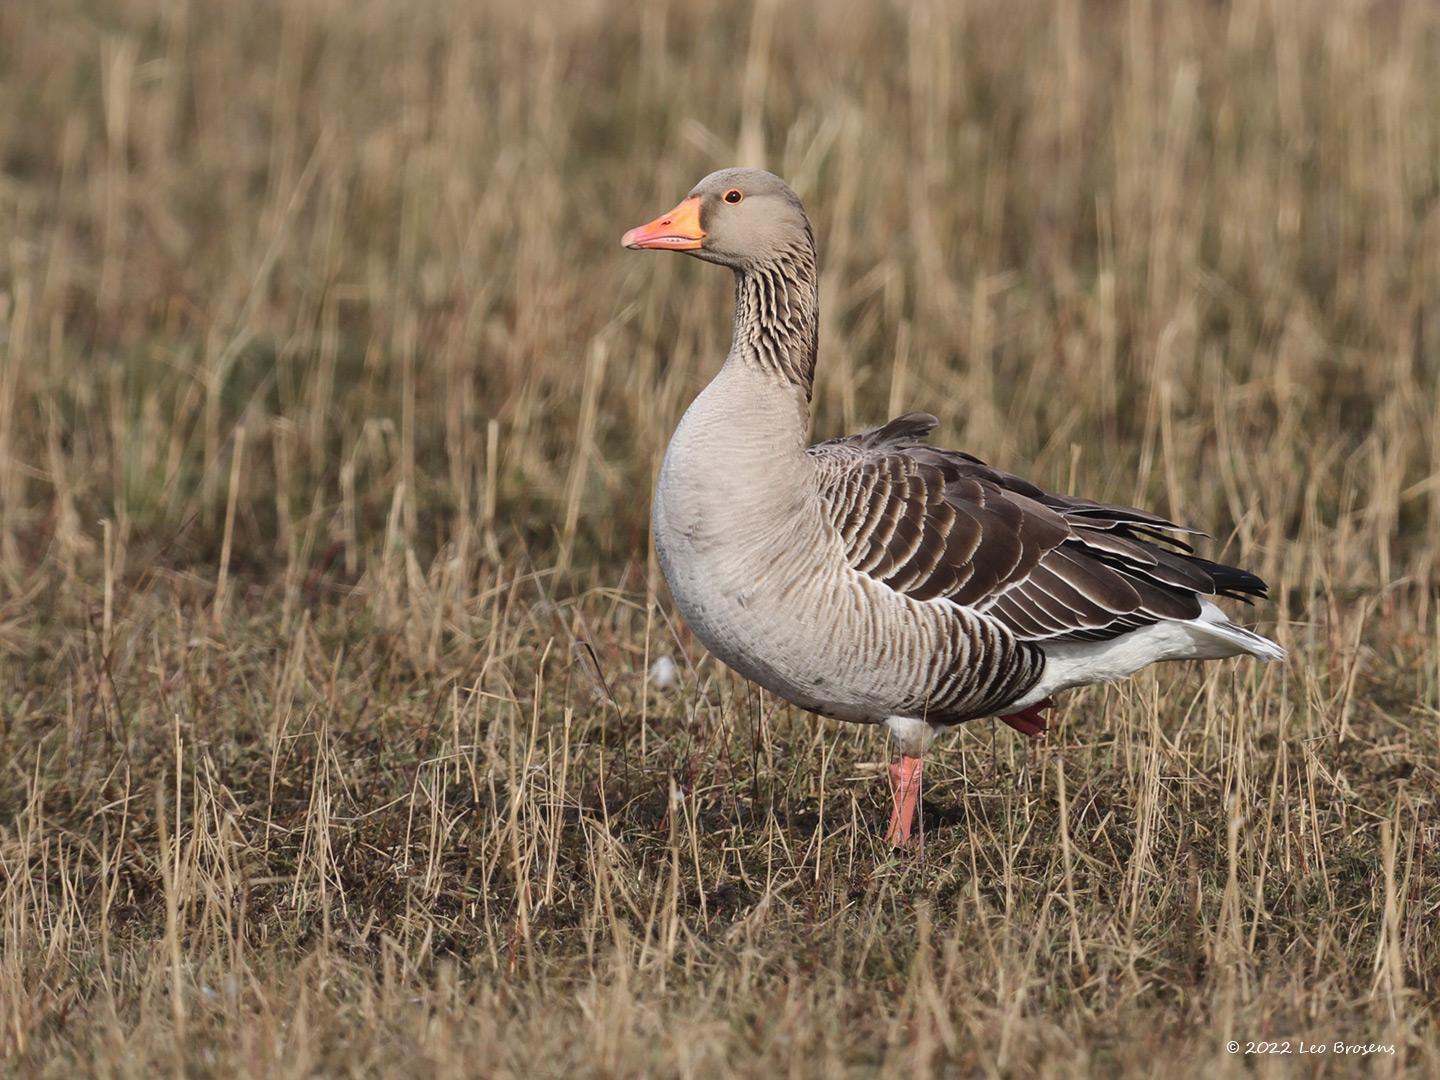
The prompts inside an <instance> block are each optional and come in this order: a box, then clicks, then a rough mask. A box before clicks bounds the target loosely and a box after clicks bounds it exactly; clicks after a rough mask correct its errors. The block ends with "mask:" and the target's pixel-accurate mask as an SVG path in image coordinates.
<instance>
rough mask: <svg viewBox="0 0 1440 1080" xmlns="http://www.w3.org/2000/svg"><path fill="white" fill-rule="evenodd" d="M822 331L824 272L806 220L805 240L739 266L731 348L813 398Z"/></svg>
mask: <svg viewBox="0 0 1440 1080" xmlns="http://www.w3.org/2000/svg"><path fill="white" fill-rule="evenodd" d="M819 334H820V297H819V274H818V273H817V272H816V264H815V239H814V236H813V235H812V234H811V232H810V229H809V227H808V223H807V227H806V230H805V237H804V240H803V241H797V242H796V243H795V244H793V245H792V246H790V247H787V248H784V249H782V250H780V251H777V252H775V253H774V254H773V255H771V256H770V257H769V258H768V259H766V260H765V261H764V262H757V263H751V264H749V265H747V266H744V267H737V268H736V270H735V334H734V341H733V343H732V344H731V346H730V351H731V354H732V355H735V356H738V357H739V358H740V359H742V360H744V361H746V362H747V363H750V364H754V365H756V366H758V367H760V368H761V369H762V370H764V371H766V372H769V373H771V374H774V375H778V376H780V377H781V378H782V379H784V380H785V381H786V382H789V383H791V384H792V385H793V386H795V387H796V388H798V389H799V390H801V391H803V392H804V394H805V400H806V402H809V400H810V393H811V389H812V387H813V385H814V381H815V354H816V349H817V347H818V343H819Z"/></svg>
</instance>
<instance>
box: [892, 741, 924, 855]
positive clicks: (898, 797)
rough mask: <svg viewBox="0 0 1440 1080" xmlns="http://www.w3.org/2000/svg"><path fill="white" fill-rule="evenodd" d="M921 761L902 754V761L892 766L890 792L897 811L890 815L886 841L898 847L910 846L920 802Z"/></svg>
mask: <svg viewBox="0 0 1440 1080" xmlns="http://www.w3.org/2000/svg"><path fill="white" fill-rule="evenodd" d="M921 763H922V762H921V759H920V758H918V757H911V756H910V755H909V754H901V755H900V760H899V761H896V762H893V763H892V764H891V765H890V790H891V791H892V793H893V794H894V797H895V810H894V812H893V813H891V815H890V828H888V829H886V830H885V839H886V840H889V841H890V843H892V844H894V845H895V846H896V847H909V846H910V826H911V823H912V822H913V821H914V818H915V806H916V804H917V803H919V801H920V766H921Z"/></svg>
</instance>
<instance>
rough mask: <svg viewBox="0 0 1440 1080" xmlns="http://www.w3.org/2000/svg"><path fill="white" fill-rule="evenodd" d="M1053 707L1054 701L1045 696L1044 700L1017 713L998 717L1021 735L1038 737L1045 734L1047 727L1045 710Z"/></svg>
mask: <svg viewBox="0 0 1440 1080" xmlns="http://www.w3.org/2000/svg"><path fill="white" fill-rule="evenodd" d="M1054 707H1055V702H1053V701H1051V700H1050V699H1049V698H1048V697H1047V698H1046V699H1045V700H1044V701H1037V702H1036V703H1035V704H1034V705H1031V706H1030V707H1029V708H1028V709H1021V710H1020V711H1019V712H1018V713H1012V714H1011V715H1010V716H1002V717H1000V719H1001V720H1003V721H1005V723H1007V724H1009V725H1010V726H1011V727H1012V728H1014V729H1015V730H1016V731H1018V732H1020V734H1021V735H1026V736H1029V737H1030V738H1032V739H1038V738H1040V736H1042V735H1044V734H1045V732H1046V730H1047V728H1048V727H1049V725H1048V723H1047V721H1046V719H1045V710H1046V709H1053V708H1054Z"/></svg>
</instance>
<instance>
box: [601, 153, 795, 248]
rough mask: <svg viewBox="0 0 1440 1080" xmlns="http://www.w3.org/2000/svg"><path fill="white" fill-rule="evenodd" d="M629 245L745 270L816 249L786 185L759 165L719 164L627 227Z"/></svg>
mask: <svg viewBox="0 0 1440 1080" xmlns="http://www.w3.org/2000/svg"><path fill="white" fill-rule="evenodd" d="M620 243H621V244H623V245H624V246H625V247H627V248H630V249H632V250H637V251H638V250H646V249H648V250H654V251H683V252H685V253H686V254H689V255H694V256H696V257H697V258H700V259H704V260H706V261H707V262H713V263H719V264H720V265H722V266H728V267H731V268H732V269H734V270H737V271H740V272H742V273H743V272H745V271H747V270H751V269H754V268H756V267H762V266H765V265H767V264H769V263H772V262H774V261H776V260H778V259H787V258H793V257H794V256H795V255H796V254H802V253H803V254H808V255H809V256H810V257H811V258H812V259H813V257H814V251H815V240H814V235H813V233H812V232H811V229H810V219H809V218H807V217H806V216H805V208H804V207H803V206H802V205H801V204H800V197H799V196H798V195H796V194H795V192H794V191H792V190H791V189H790V185H789V184H787V183H785V181H784V180H781V179H780V178H779V177H778V176H776V175H775V174H774V173H768V172H765V171H764V170H763V169H721V170H720V171H719V172H713V173H711V174H710V175H709V176H707V177H705V179H704V180H701V181H700V182H699V183H698V184H696V185H695V186H694V187H693V188H692V189H691V190H690V194H688V195H686V196H685V198H683V199H681V200H680V203H679V205H678V206H676V207H675V209H673V210H671V211H670V212H669V213H668V214H662V215H661V216H660V217H658V218H656V219H655V220H654V221H651V222H648V223H647V224H645V225H640V226H637V227H636V228H633V229H631V230H630V231H629V232H627V233H626V234H625V235H624V236H622V237H621V238H620Z"/></svg>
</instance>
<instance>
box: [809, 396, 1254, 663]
mask: <svg viewBox="0 0 1440 1080" xmlns="http://www.w3.org/2000/svg"><path fill="white" fill-rule="evenodd" d="M936 423H937V421H936V419H935V418H934V417H933V416H929V415H928V414H925V413H910V414H907V415H905V416H901V417H899V418H897V419H895V420H892V421H890V422H889V423H888V424H886V425H884V426H883V427H881V428H878V429H876V430H874V431H869V432H865V433H863V434H860V435H851V436H847V437H844V438H840V439H832V440H830V441H829V442H824V443H821V444H819V445H818V446H814V447H812V448H811V449H810V453H811V454H812V455H814V456H815V457H816V458H817V464H819V465H820V467H821V474H822V477H823V481H822V486H821V487H822V500H823V504H824V507H825V512H826V513H827V514H828V516H829V518H830V521H831V523H832V524H833V525H834V527H835V529H836V530H837V532H838V533H839V534H840V537H841V541H842V546H843V549H844V552H845V558H846V560H847V561H848V563H849V565H850V566H851V567H853V568H854V569H855V570H856V571H858V572H860V573H863V574H866V575H868V576H869V577H870V578H872V579H874V580H875V581H877V582H880V583H881V584H883V585H885V586H887V587H889V588H891V589H894V590H895V591H896V592H900V593H903V594H905V595H907V596H911V597H913V598H915V599H916V600H934V599H945V600H949V601H951V602H953V603H955V604H960V605H964V606H966V607H968V608H971V609H972V610H975V611H979V612H983V613H984V614H985V615H987V616H988V617H990V618H993V619H995V620H996V621H997V622H1000V623H1002V624H1003V625H1004V626H1006V627H1007V628H1008V629H1009V630H1010V631H1011V632H1012V633H1013V634H1014V635H1015V636H1016V637H1017V638H1019V639H1020V640H1022V641H1029V642H1035V643H1042V642H1065V641H1104V640H1107V639H1109V638H1114V637H1118V636H1119V635H1121V634H1124V633H1128V632H1130V631H1131V630H1135V629H1138V628H1140V627H1142V626H1148V625H1150V624H1153V623H1157V622H1160V621H1162V620H1171V619H1194V618H1197V617H1198V616H1199V615H1200V613H1201V610H1202V608H1201V599H1200V598H1201V597H1202V596H1205V595H1222V596H1231V597H1237V598H1241V599H1243V598H1246V597H1250V596H1264V595H1265V584H1264V582H1262V581H1261V580H1260V579H1259V578H1257V577H1255V576H1254V575H1253V574H1249V573H1247V572H1245V571H1243V570H1238V569H1236V568H1234V567H1229V566H1223V565H1221V564H1219V563H1214V562H1210V561H1209V560H1207V559H1202V558H1200V557H1198V556H1196V555H1194V554H1192V552H1191V549H1190V547H1189V545H1187V544H1186V543H1185V542H1184V541H1183V540H1181V539H1179V536H1180V535H1183V534H1187V533H1193V532H1195V530H1193V529H1187V528H1184V527H1183V526H1180V525H1176V524H1175V523H1173V522H1170V521H1167V520H1166V519H1164V518H1162V517H1158V516H1156V515H1154V514H1149V513H1146V512H1145V511H1143V510H1136V509H1133V508H1131V507H1125V506H1113V505H1110V504H1106V503H1100V502H1094V501H1091V500H1087V499H1079V498H1074V497H1071V496H1068V495H1056V494H1053V493H1050V492H1047V491H1044V490H1043V489H1041V488H1039V487H1037V486H1036V485H1034V484H1031V483H1029V482H1028V481H1026V480H1022V479H1021V478H1020V477H1018V476H1013V475H1011V474H1010V473H1006V472H1003V471H1001V470H999V469H994V468H991V467H990V466H989V465H986V464H985V463H984V462H983V461H981V460H980V459H978V458H975V457H972V456H971V455H969V454H965V453H961V452H958V451H953V450H940V449H937V448H935V447H931V446H927V445H924V444H923V443H921V442H920V440H921V439H923V438H924V437H925V436H926V435H928V434H929V433H930V431H931V430H932V429H933V428H934V427H935V425H936Z"/></svg>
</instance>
